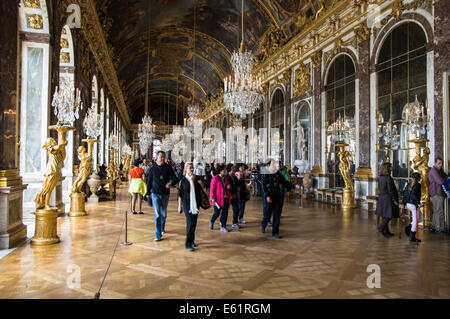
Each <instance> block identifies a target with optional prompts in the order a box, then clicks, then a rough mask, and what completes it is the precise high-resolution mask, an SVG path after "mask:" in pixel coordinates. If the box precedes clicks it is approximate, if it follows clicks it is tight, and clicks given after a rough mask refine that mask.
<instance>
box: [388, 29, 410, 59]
mask: <svg viewBox="0 0 450 319" xmlns="http://www.w3.org/2000/svg"><path fill="white" fill-rule="evenodd" d="M408 24H409V23H404V24H401V25H400V26H398V27H397V28H396V29H395V30H394V31H392V58H395V57H398V56H399V55H402V54H404V53H406V52H407V51H408Z"/></svg>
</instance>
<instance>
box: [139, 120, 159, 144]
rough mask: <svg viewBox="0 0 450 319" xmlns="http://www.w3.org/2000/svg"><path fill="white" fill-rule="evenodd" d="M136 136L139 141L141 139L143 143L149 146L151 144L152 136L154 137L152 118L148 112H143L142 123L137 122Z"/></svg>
mask: <svg viewBox="0 0 450 319" xmlns="http://www.w3.org/2000/svg"><path fill="white" fill-rule="evenodd" d="M138 136H139V142H141V141H142V143H143V145H149V146H150V145H151V144H152V141H153V138H154V137H155V133H154V127H153V124H152V118H151V117H150V116H149V115H148V114H145V116H144V117H143V119H142V124H139V126H138ZM141 149H142V148H141ZM147 149H148V147H147Z"/></svg>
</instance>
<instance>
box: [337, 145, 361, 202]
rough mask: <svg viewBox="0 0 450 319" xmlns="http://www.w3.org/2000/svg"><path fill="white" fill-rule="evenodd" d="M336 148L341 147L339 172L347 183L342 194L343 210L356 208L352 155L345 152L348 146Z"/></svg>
mask: <svg viewBox="0 0 450 319" xmlns="http://www.w3.org/2000/svg"><path fill="white" fill-rule="evenodd" d="M336 146H337V147H339V154H338V156H339V171H340V172H341V175H342V179H343V180H344V182H345V188H344V190H343V194H342V208H343V209H348V208H355V207H356V205H355V187H354V185H353V180H352V177H351V175H350V165H351V155H350V152H349V151H346V150H345V146H347V144H336Z"/></svg>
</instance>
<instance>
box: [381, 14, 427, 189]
mask: <svg viewBox="0 0 450 319" xmlns="http://www.w3.org/2000/svg"><path fill="white" fill-rule="evenodd" d="M426 43H427V40H426V36H425V33H424V31H423V30H422V28H421V27H420V26H419V25H418V24H416V23H414V22H405V23H402V24H400V25H399V26H397V27H396V28H395V29H394V30H393V31H392V32H391V33H390V34H389V35H388V36H387V37H386V39H385V40H384V42H383V45H382V47H381V49H380V53H379V56H378V61H377V65H376V72H377V79H378V83H377V93H378V94H377V123H378V128H377V135H378V136H377V144H378V152H377V161H378V166H380V165H381V164H382V163H383V162H385V161H389V162H391V163H392V164H393V174H392V175H393V177H394V179H396V180H397V182H398V186H399V187H400V188H403V186H404V185H405V183H406V182H407V179H408V177H409V175H410V173H411V161H412V158H413V157H414V145H413V144H412V143H408V140H409V139H410V136H409V134H408V133H407V129H406V123H405V105H406V104H407V103H409V102H414V100H415V97H416V96H417V98H418V100H419V102H421V103H423V104H425V101H426V96H427V87H426V81H427V58H426Z"/></svg>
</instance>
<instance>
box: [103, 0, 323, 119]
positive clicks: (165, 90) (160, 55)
mask: <svg viewBox="0 0 450 319" xmlns="http://www.w3.org/2000/svg"><path fill="white" fill-rule="evenodd" d="M194 1H195V20H196V26H195V43H194ZM321 5H322V4H321V1H320V0H245V1H244V19H245V21H244V32H245V35H244V37H245V46H246V48H247V49H249V50H251V51H253V53H257V51H258V49H259V40H260V39H261V37H262V36H263V35H264V33H265V32H266V31H267V30H268V29H269V27H270V26H271V25H274V26H276V27H278V28H281V29H282V30H283V32H284V33H285V34H286V36H287V37H289V36H290V35H291V33H292V32H295V27H293V25H295V18H296V16H297V15H299V14H303V15H304V14H314V12H315V11H317V10H318V9H319V8H320V6H321ZM97 12H98V14H99V19H100V21H101V23H102V25H103V29H104V31H105V34H106V36H107V41H108V43H109V44H110V45H111V46H112V49H113V52H114V55H115V65H116V71H117V75H118V78H119V82H120V84H121V87H122V90H123V93H124V97H125V102H126V104H127V107H128V111H129V113H130V118H131V121H132V123H139V122H140V121H141V119H142V116H143V115H144V103H145V93H146V76H147V47H148V43H150V52H151V54H150V72H149V73H150V74H149V85H148V91H149V96H150V99H149V100H150V102H149V112H150V115H151V116H152V117H153V118H154V119H155V120H161V121H163V122H165V123H167V122H169V123H170V124H174V121H175V120H176V118H179V119H180V118H182V116H183V114H185V113H183V110H184V109H185V107H186V106H187V104H188V103H189V102H190V101H192V99H195V100H196V101H198V102H199V103H200V104H201V103H202V102H203V101H204V100H205V98H206V97H207V96H209V95H215V94H216V93H217V88H218V87H219V86H220V85H221V84H222V83H221V81H222V79H223V78H224V77H225V76H227V75H229V74H231V65H230V63H229V59H230V56H231V53H232V52H233V51H234V50H237V49H238V48H239V44H240V28H241V26H240V14H241V0H97ZM149 39H150V42H149ZM194 46H195V48H194ZM194 65H195V72H194ZM168 108H169V109H170V111H169V112H168V111H167V109H168ZM176 110H178V113H177V112H176ZM181 121H182V120H181ZM179 123H181V122H180V121H179Z"/></svg>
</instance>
